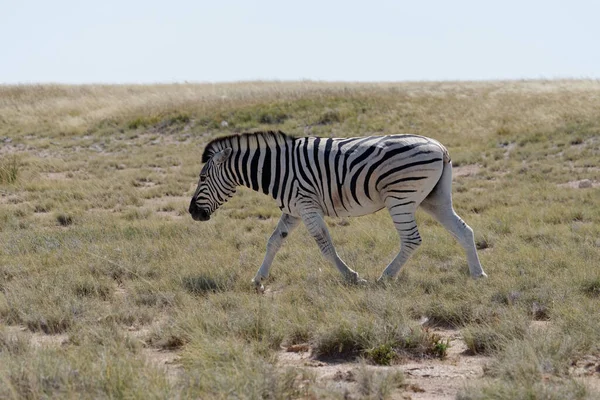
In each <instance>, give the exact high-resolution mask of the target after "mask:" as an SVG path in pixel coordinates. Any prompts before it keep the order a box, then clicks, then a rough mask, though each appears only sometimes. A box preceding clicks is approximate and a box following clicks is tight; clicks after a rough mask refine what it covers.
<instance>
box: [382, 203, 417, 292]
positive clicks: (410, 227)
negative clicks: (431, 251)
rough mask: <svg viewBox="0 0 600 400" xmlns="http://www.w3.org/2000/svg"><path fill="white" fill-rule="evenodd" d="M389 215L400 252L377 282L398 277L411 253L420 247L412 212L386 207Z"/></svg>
mask: <svg viewBox="0 0 600 400" xmlns="http://www.w3.org/2000/svg"><path fill="white" fill-rule="evenodd" d="M388 209H389V210H390V215H391V216H392V219H393V220H394V226H395V227H396V231H398V235H399V236H400V251H399V252H398V255H396V257H394V259H393V260H392V262H391V263H390V264H389V265H388V266H387V267H386V269H385V270H384V271H383V273H382V274H381V276H380V277H379V279H378V281H379V282H381V281H384V280H388V279H390V280H391V279H394V278H395V277H396V276H398V273H399V272H400V269H401V268H402V266H403V265H404V264H405V263H406V261H407V260H408V259H409V258H410V256H411V255H412V253H413V252H414V251H415V250H416V249H417V248H418V247H419V246H420V245H421V236H420V235H419V229H418V228H417V222H416V221H415V214H414V210H406V209H402V208H401V207H394V206H393V205H392V206H390V205H388Z"/></svg>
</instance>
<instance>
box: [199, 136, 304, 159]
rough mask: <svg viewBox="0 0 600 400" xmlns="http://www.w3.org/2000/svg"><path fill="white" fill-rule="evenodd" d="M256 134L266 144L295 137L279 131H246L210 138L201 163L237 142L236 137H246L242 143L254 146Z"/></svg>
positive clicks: (256, 140)
mask: <svg viewBox="0 0 600 400" xmlns="http://www.w3.org/2000/svg"><path fill="white" fill-rule="evenodd" d="M258 136H260V137H261V138H262V139H263V140H264V141H265V142H266V143H268V144H271V143H273V142H275V143H277V139H278V138H279V139H280V141H285V140H294V139H295V138H294V137H293V136H290V135H287V134H285V133H283V132H281V131H260V132H247V133H240V134H236V135H229V136H224V137H220V138H216V139H213V140H211V141H210V142H209V143H208V144H207V145H206V147H205V148H204V153H203V154H202V163H203V164H204V163H206V162H207V161H208V160H210V158H211V157H212V156H213V155H214V154H215V153H217V152H219V151H220V150H223V149H224V148H227V147H232V146H233V144H234V143H237V138H238V137H239V138H240V139H244V138H245V139H247V140H244V142H243V143H249V148H256V147H258V144H259V141H258Z"/></svg>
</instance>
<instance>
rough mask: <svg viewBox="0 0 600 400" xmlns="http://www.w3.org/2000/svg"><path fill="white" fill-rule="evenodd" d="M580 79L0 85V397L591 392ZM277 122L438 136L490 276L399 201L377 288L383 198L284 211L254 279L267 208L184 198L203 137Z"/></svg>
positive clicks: (592, 113)
mask: <svg viewBox="0 0 600 400" xmlns="http://www.w3.org/2000/svg"><path fill="white" fill-rule="evenodd" d="M599 110H600V82H598V81H583V80H575V81H530V82H529V81H524V82H493V83H400V84H343V83H335V84H333V83H331V84H330V83H314V82H298V83H261V82H257V83H237V84H219V85H208V84H206V85H205V84H197V85H191V84H190V85H188V84H185V85H183V84H182V85H156V86H2V87H0V398H14V399H17V398H31V399H34V398H144V399H146V398H189V397H191V398H395V399H401V398H414V399H418V398H430V399H431V398H454V397H457V398H460V399H588V398H589V399H591V398H598V396H600V314H599V306H600V269H599V266H600V265H599V264H600V261H599V260H600V188H599V186H600V165H599V164H600V111H599ZM258 129H261V130H266V129H280V130H283V131H285V132H287V133H290V134H295V135H298V136H302V135H321V136H335V137H349V136H363V135H370V134H394V133H416V134H423V135H427V136H431V137H434V138H436V139H439V140H440V141H441V142H443V143H444V144H446V146H447V147H448V148H449V150H450V153H451V156H452V159H453V163H454V166H455V167H456V168H455V177H454V201H455V207H456V209H457V211H458V213H459V214H460V215H461V216H462V217H463V218H464V219H465V220H466V221H467V222H468V223H469V224H470V225H471V226H472V227H473V229H474V230H475V234H476V241H477V246H478V248H479V252H480V257H481V261H482V264H483V266H484V269H485V271H486V272H487V273H488V275H489V278H488V279H487V280H479V281H475V280H472V279H471V278H470V277H469V275H468V271H467V266H466V260H465V256H464V254H463V252H462V249H461V248H460V246H459V245H458V244H457V243H456V241H455V240H454V238H453V237H451V236H450V234H449V233H447V232H446V231H445V230H444V229H443V228H442V227H441V226H440V225H438V224H437V223H436V222H434V221H433V220H432V219H430V218H429V217H427V216H426V215H424V214H421V213H420V214H418V221H419V225H420V231H421V236H422V237H423V245H422V246H421V247H420V249H419V250H418V251H417V252H416V253H415V255H414V256H413V257H412V259H411V260H410V261H409V262H408V264H407V265H406V266H405V267H404V269H403V270H402V271H401V273H400V276H399V279H398V280H397V281H396V282H394V283H391V284H387V285H377V284H375V283H374V281H375V279H376V278H377V277H378V276H379V274H380V273H381V271H382V270H383V268H384V267H385V265H387V263H388V262H389V261H390V260H391V259H392V257H393V256H394V255H395V253H396V252H397V250H398V247H399V243H398V239H397V235H396V232H395V230H394V228H393V226H392V223H391V220H390V218H389V216H388V215H387V212H385V211H381V212H379V213H377V214H375V215H372V216H367V217H362V218H356V219H329V220H328V224H329V225H330V230H331V234H332V236H333V239H334V242H335V244H336V245H337V249H338V252H339V253H340V255H341V257H342V258H343V259H344V260H345V261H346V262H347V263H348V264H349V265H350V266H351V267H352V268H354V269H356V270H357V271H358V272H359V273H360V274H361V276H363V277H365V278H366V279H368V281H369V282H370V283H369V284H367V285H365V286H358V287H354V286H348V285H345V284H344V283H343V282H342V280H341V278H340V276H339V275H338V273H337V271H335V270H334V268H333V267H331V266H330V265H329V264H327V262H326V261H325V260H324V259H323V258H322V256H321V255H320V254H319V252H318V250H317V247H316V244H315V243H314V242H313V240H312V238H310V237H309V235H308V233H307V232H306V229H305V228H303V227H301V228H299V229H298V230H297V231H295V232H294V233H293V234H292V235H291V236H290V238H289V240H288V241H287V242H286V244H285V245H284V247H283V248H282V250H281V251H280V253H279V255H278V256H277V257H276V259H275V263H274V265H273V269H272V274H271V278H270V279H269V281H268V282H266V287H267V291H266V293H265V294H264V295H259V294H257V293H256V292H255V291H254V289H253V287H252V285H251V284H250V279H251V278H252V277H253V276H254V273H255V272H256V269H257V268H258V266H259V265H260V263H261V261H262V257H263V254H264V250H265V245H266V240H267V238H268V236H269V235H270V233H271V232H272V230H273V229H274V227H275V225H276V222H277V218H278V217H279V211H278V209H277V208H276V206H275V202H274V201H273V200H272V199H270V198H267V197H266V196H264V195H261V194H257V193H254V192H251V191H250V190H240V191H239V192H238V194H237V195H236V197H235V198H234V199H232V200H231V201H230V202H229V203H228V204H226V205H225V206H223V207H222V209H221V210H220V211H219V212H218V213H217V214H215V215H214V216H213V218H212V219H211V220H210V221H209V222H206V223H195V222H194V221H192V219H191V218H190V217H189V216H188V215H187V211H186V209H187V206H188V203H189V198H190V195H191V194H192V191H193V188H194V187H195V185H196V183H197V177H198V173H199V171H200V155H201V151H202V148H203V145H204V144H205V143H207V142H208V141H209V140H210V139H212V138H214V137H217V136H220V135H226V134H231V133H235V132H242V131H250V130H258Z"/></svg>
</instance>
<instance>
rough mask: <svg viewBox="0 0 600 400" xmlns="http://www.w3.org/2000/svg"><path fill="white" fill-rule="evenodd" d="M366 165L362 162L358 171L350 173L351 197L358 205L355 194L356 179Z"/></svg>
mask: <svg viewBox="0 0 600 400" xmlns="http://www.w3.org/2000/svg"><path fill="white" fill-rule="evenodd" d="M366 166H367V164H363V165H362V166H361V167H360V168H359V169H358V171H356V172H355V173H353V174H352V179H351V180H350V192H351V193H352V197H354V201H355V202H356V203H357V204H358V205H359V206H360V205H361V204H360V201H358V196H357V195H356V181H357V180H358V177H359V175H360V173H361V172H362V170H363V169H364V168H365V167H366Z"/></svg>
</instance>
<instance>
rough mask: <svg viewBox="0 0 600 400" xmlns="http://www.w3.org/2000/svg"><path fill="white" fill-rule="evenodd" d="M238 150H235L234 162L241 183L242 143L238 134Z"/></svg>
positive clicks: (236, 174)
mask: <svg viewBox="0 0 600 400" xmlns="http://www.w3.org/2000/svg"><path fill="white" fill-rule="evenodd" d="M236 139H237V151H236V152H235V160H234V162H233V166H234V168H235V176H236V177H237V182H238V183H239V184H242V183H243V178H242V173H241V172H240V156H241V155H242V143H241V142H240V137H239V136H237V137H236Z"/></svg>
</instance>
